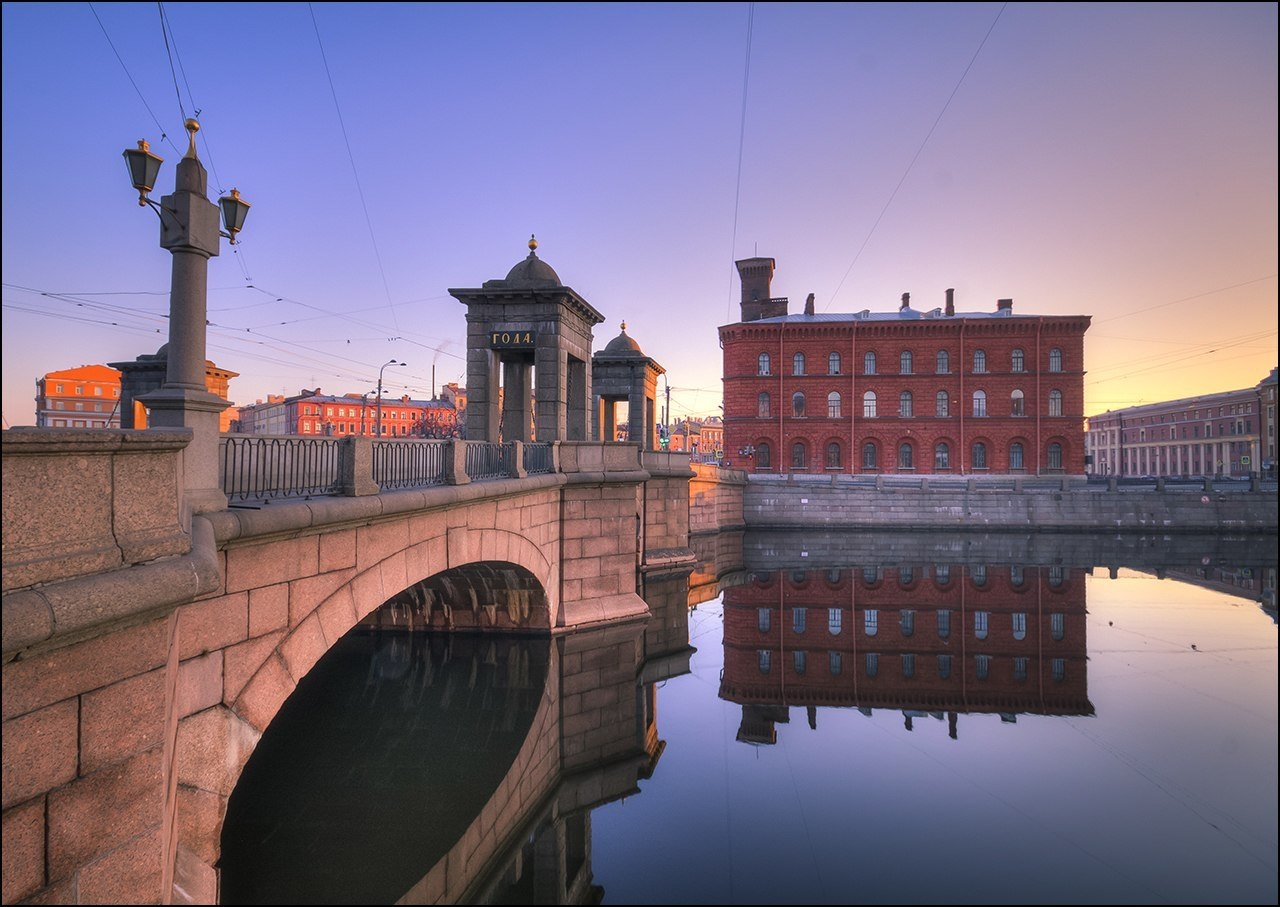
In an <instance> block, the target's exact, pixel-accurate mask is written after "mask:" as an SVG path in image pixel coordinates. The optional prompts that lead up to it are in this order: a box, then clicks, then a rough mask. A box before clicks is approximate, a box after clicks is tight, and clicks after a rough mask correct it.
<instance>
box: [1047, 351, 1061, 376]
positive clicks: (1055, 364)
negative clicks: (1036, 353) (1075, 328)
mask: <svg viewBox="0 0 1280 907" xmlns="http://www.w3.org/2000/svg"><path fill="white" fill-rule="evenodd" d="M1049 371H1051V372H1060V371H1062V350H1060V349H1058V348H1057V347H1056V346H1055V347H1054V348H1053V349H1051V350H1049Z"/></svg>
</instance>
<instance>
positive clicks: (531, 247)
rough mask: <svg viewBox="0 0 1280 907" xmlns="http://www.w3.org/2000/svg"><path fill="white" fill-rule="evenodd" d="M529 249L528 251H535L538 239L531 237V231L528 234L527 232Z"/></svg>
mask: <svg viewBox="0 0 1280 907" xmlns="http://www.w3.org/2000/svg"><path fill="white" fill-rule="evenodd" d="M529 251H530V252H537V251H538V241H537V240H536V239H534V238H533V234H532V233H530V234H529Z"/></svg>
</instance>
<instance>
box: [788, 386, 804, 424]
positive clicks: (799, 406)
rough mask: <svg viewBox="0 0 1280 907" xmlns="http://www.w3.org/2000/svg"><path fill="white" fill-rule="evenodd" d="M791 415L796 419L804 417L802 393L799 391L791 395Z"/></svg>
mask: <svg viewBox="0 0 1280 907" xmlns="http://www.w3.org/2000/svg"><path fill="white" fill-rule="evenodd" d="M791 415H793V416H795V417H796V418H797V419H803V418H804V394H802V393H800V392H799V391H797V392H796V393H794V394H792V395H791Z"/></svg>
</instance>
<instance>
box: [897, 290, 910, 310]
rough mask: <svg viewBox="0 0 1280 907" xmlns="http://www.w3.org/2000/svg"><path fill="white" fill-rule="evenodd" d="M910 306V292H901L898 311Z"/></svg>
mask: <svg viewBox="0 0 1280 907" xmlns="http://www.w3.org/2000/svg"><path fill="white" fill-rule="evenodd" d="M910 306H911V294H910V293H903V294H902V305H901V306H900V307H899V311H901V310H902V309H906V308H910Z"/></svg>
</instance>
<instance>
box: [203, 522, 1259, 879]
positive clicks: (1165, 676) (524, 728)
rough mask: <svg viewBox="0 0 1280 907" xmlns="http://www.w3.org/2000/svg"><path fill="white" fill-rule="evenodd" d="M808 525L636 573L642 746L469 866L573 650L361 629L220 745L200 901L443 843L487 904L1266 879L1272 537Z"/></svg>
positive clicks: (418, 858)
mask: <svg viewBox="0 0 1280 907" xmlns="http://www.w3.org/2000/svg"><path fill="white" fill-rule="evenodd" d="M825 541H826V542H827V543H826V544H825V545H823V544H816V545H808V544H807V543H805V542H803V541H802V542H800V543H797V542H796V537H794V536H792V537H790V538H788V539H784V540H783V541H781V542H778V541H777V540H776V539H774V540H765V541H763V542H761V541H756V542H753V541H752V540H751V537H750V536H748V537H747V540H746V541H745V543H743V544H742V545H741V547H737V546H730V551H731V554H730V555H729V560H730V561H732V562H733V563H731V564H729V565H728V569H726V567H725V565H724V564H720V565H717V564H715V563H704V564H702V565H700V567H699V569H698V570H697V571H695V575H694V587H693V588H692V589H691V588H690V582H689V580H688V579H687V578H676V579H675V580H670V579H668V580H661V581H658V582H651V583H648V584H647V586H646V588H648V589H649V590H650V594H651V595H652V596H654V597H652V598H651V599H650V604H651V606H652V607H653V609H654V612H655V617H654V619H653V624H654V626H652V627H650V628H649V630H648V631H647V632H645V634H644V635H643V641H642V642H640V643H638V644H637V645H636V646H634V647H633V648H634V649H635V651H636V652H637V656H636V659H635V660H636V663H635V665H634V671H633V674H631V675H628V676H633V677H634V683H633V686H634V696H633V697H632V698H631V699H628V698H627V695H628V694H626V693H625V692H624V694H623V695H622V696H621V697H615V700H616V702H618V703H621V704H622V705H617V706H610V707H609V708H616V709H623V705H625V706H626V708H625V709H623V711H626V714H627V715H630V714H631V713H632V712H634V713H635V721H634V724H635V741H634V752H635V754H636V756H637V758H636V759H634V760H633V761H632V762H630V763H629V762H627V761H626V760H619V759H612V761H611V762H610V765H611V766H612V768H611V769H608V770H602V771H601V773H600V775H599V777H600V778H606V779H607V778H615V779H616V775H617V766H619V765H622V766H624V767H625V766H628V765H634V766H637V768H633V769H630V775H629V776H628V778H627V780H626V783H624V784H623V785H622V786H621V788H619V787H618V786H617V784H616V781H615V783H613V785H612V786H611V785H610V782H609V781H608V780H606V781H599V780H597V779H596V778H595V776H593V775H592V774H591V772H590V771H582V770H579V771H577V772H575V775H574V777H575V778H577V779H579V780H578V781H576V782H574V783H575V784H576V785H577V786H576V787H574V790H575V791H580V790H582V789H584V788H589V789H591V790H593V791H597V792H598V797H597V800H598V802H595V803H593V804H592V805H591V807H590V808H589V809H584V810H580V811H579V812H578V813H577V814H572V813H571V812H570V811H569V810H567V809H566V808H564V806H563V804H564V803H565V802H567V798H566V797H565V796H564V795H563V793H560V794H557V793H555V792H554V791H553V792H552V793H551V794H549V795H548V796H546V797H543V798H541V800H539V801H538V802H536V803H531V804H530V806H529V807H528V809H527V812H528V817H527V819H524V818H521V819H519V820H518V821H516V822H514V823H513V824H512V825H511V829H512V830H511V831H509V832H507V833H506V836H507V837H509V838H510V839H511V840H510V842H509V843H508V844H507V845H505V846H504V847H499V848H498V853H497V854H496V855H495V858H494V860H493V861H492V865H487V866H467V867H463V866H461V865H459V864H458V861H457V857H456V850H455V851H454V853H455V856H454V857H448V856H446V855H447V854H449V853H450V851H451V849H454V848H455V846H456V845H457V844H458V842H459V841H460V840H462V839H463V837H464V836H465V835H467V834H468V833H469V832H468V830H469V829H470V830H471V831H470V833H471V834H475V833H476V832H475V829H476V828H478V827H486V828H487V827H492V826H493V824H494V823H495V822H497V824H498V825H499V826H501V822H502V819H501V813H502V812H503V810H502V808H501V804H499V806H498V807H497V808H495V807H494V802H495V801H496V800H501V798H502V796H503V793H502V792H504V791H507V790H508V789H513V788H515V787H516V786H518V781H517V782H513V781H512V780H511V778H510V775H511V766H512V764H513V760H515V759H517V758H519V757H518V756H517V754H518V753H520V752H527V751H528V749H529V740H530V737H531V735H534V736H536V735H537V734H539V733H542V734H546V733H548V732H547V730H546V728H545V727H544V726H543V725H540V724H538V723H537V722H539V721H544V719H543V718H542V717H540V716H545V715H546V714H547V711H548V702H549V697H553V694H552V693H551V692H549V691H553V690H560V689H561V687H562V686H563V687H565V688H566V689H567V688H572V689H579V688H580V687H581V682H582V677H583V676H585V675H583V674H582V673H578V674H574V675H573V676H572V677H571V678H569V679H565V675H566V674H567V673H568V672H570V671H571V668H570V667H569V666H570V665H571V664H573V663H575V662H573V660H572V659H571V658H569V657H566V656H565V655H564V654H563V651H562V650H558V649H557V648H556V646H557V644H556V643H551V642H548V640H546V639H545V638H543V639H538V638H502V639H493V638H477V637H453V638H446V637H428V636H414V637H409V636H401V635H397V634H394V633H386V632H380V631H369V632H365V633H359V632H353V633H352V634H351V635H349V636H348V637H347V638H346V639H345V640H343V642H342V643H341V644H340V645H339V647H337V648H336V649H335V650H334V651H333V652H331V653H330V654H329V655H327V656H326V657H325V658H324V659H322V660H321V662H320V663H319V664H318V665H317V667H316V669H315V670H314V671H313V672H312V674H311V675H309V676H308V677H307V678H306V679H304V681H303V683H301V684H299V687H298V691H297V693H296V694H295V695H294V697H292V698H291V699H290V700H289V702H287V703H286V705H285V707H284V708H283V709H282V710H281V712H280V714H279V716H278V717H277V719H276V721H275V722H274V723H273V725H272V726H271V727H270V728H269V729H268V731H267V733H266V734H264V736H263V738H262V740H261V741H260V743H259V745H258V747H257V749H256V751H255V753H254V755H253V757H252V758H251V759H250V761H249V764H248V765H247V766H246V769H245V772H244V775H243V776H242V778H241V781H240V783H239V784H238V786H237V788H236V791H235V792H234V793H233V796H232V799H231V803H230V806H229V809H228V816H227V822H226V828H225V831H224V836H223V858H222V863H221V867H222V885H223V889H222V895H223V897H222V899H223V902H224V903H391V902H394V901H396V900H398V899H400V898H402V897H404V896H405V894H406V892H414V894H412V895H411V896H410V899H411V900H415V901H416V900H419V899H420V898H421V897H422V896H423V894H424V892H430V891H432V890H435V891H439V890H441V889H440V888H439V887H438V885H437V887H435V888H432V884H436V883H432V884H427V885H424V884H420V881H419V880H422V879H424V878H427V879H437V878H440V877H442V873H444V870H445V869H446V868H447V869H448V871H449V873H451V874H452V875H451V876H450V882H449V884H450V885H457V884H459V882H458V876H459V875H460V874H462V873H464V872H465V873H468V874H470V875H471V876H472V878H470V879H468V880H467V881H466V883H465V884H464V885H463V886H462V887H461V888H458V889H451V890H465V891H466V892H467V896H468V899H471V900H475V901H480V902H487V903H554V902H555V901H556V900H564V901H572V902H594V901H603V903H606V904H610V903H612V904H802V903H873V904H884V903H919V904H940V903H974V904H996V903H1009V904H1024V903H1094V904H1123V903H1138V904H1151V903H1206V902H1210V903H1233V904H1236V903H1238V904H1254V903H1259V904H1275V903H1276V901H1277V881H1276V880H1277V870H1276V854H1277V771H1276V767H1277V676H1276V674H1277V627H1276V612H1275V609H1274V608H1275V583H1276V560H1275V554H1274V544H1275V540H1274V539H1270V540H1269V541H1266V542H1264V543H1263V544H1261V545H1259V544H1257V543H1256V540H1255V542H1253V543H1246V542H1241V543H1240V545H1239V547H1238V548H1233V547H1232V544H1231V543H1229V542H1224V541H1223V540H1221V539H1215V540H1205V541H1204V547H1203V550H1205V551H1210V550H1211V554H1206V555H1205V556H1202V557H1195V556H1193V553H1194V552H1195V551H1196V550H1197V546H1196V543H1195V541H1194V540H1191V541H1190V542H1188V541H1187V540H1185V539H1183V540H1180V541H1179V542H1178V543H1177V544H1176V545H1175V544H1173V543H1169V545H1168V546H1162V545H1161V543H1160V542H1159V540H1156V541H1155V542H1151V543H1145V544H1143V545H1138V546H1132V545H1127V544H1120V543H1119V542H1118V541H1114V540H1105V539H1099V540H1094V541H1095V542H1096V544H1093V545H1092V546H1089V545H1085V546H1081V545H1080V544H1079V540H1078V539H1075V540H1071V539H1064V540H1062V541H1061V542H1058V543H1056V544H1057V545H1058V548H1057V549H1053V547H1052V546H1053V545H1054V544H1055V542H1054V540H1052V539H1050V540H1048V541H1045V542H1044V543H1043V544H1040V545H1039V546H1037V547H1035V549H1034V550H1031V549H1026V548H1024V549H1022V550H1021V553H1019V552H1018V551H1014V552H1012V553H1011V552H1010V551H1009V550H1007V549H1008V545H1007V544H1006V543H1004V542H997V543H995V544H994V545H993V544H989V543H982V544H968V543H967V542H965V543H962V544H957V543H956V540H955V538H954V537H952V538H950V539H949V540H948V541H946V543H945V544H939V543H936V542H935V543H927V544H919V545H914V543H911V542H905V541H903V540H895V541H893V544H889V545H887V546H886V544H885V540H884V539H878V540H869V541H868V542H867V543H866V544H847V543H846V541H845V540H843V539H839V538H837V539H836V540H835V542H834V543H831V540H830V539H829V538H828V539H827V540H825ZM961 541H962V542H964V540H963V537H962V539H961ZM913 545H914V547H913ZM1045 545H1049V546H1050V547H1049V548H1046V547H1045ZM886 547H887V549H889V550H895V549H896V550H897V552H898V553H897V554H896V555H893V556H889V555H886V554H884V553H876V552H877V551H881V552H882V551H883V549H885V548H886ZM1164 547H1167V548H1169V549H1172V548H1177V549H1179V552H1180V553H1179V554H1178V556H1177V557H1176V558H1171V557H1166V556H1163V555H1161V553H1160V552H1161V550H1162V548H1164ZM1067 549H1070V550H1069V551H1067ZM1054 550H1059V551H1064V552H1066V554H1065V556H1059V555H1056V554H1054ZM1233 550H1234V551H1238V553H1239V557H1238V558H1237V559H1234V560H1233V559H1232V558H1231V552H1232V551H1233ZM841 551H849V552H851V555H852V556H850V557H848V558H842V557H841V555H840V552H841ZM1267 551H1269V552H1270V553H1269V555H1268V554H1266V553H1265V552H1267ZM1259 552H1264V553H1263V554H1261V555H1260V554H1259ZM721 555H722V556H723V551H722V552H721ZM1019 556H1020V557H1022V558H1023V560H1018V557H1019ZM708 577H710V578H711V580H710V581H707V578H708ZM673 583H674V586H673V585H672V584H673ZM673 588H674V589H675V590H676V591H677V592H678V593H679V594H678V595H676V596H674V599H675V605H674V606H673V604H672V600H673V596H672V589H673ZM655 590H662V591H661V596H660V598H661V600H660V601H659V596H658V595H657V593H656V592H655ZM690 602H693V604H690ZM637 638H639V637H637ZM623 648H624V649H625V648H626V647H625V646H624V647H623ZM655 666H656V667H655ZM556 695H559V694H556ZM584 695H587V696H590V693H589V692H587V693H584ZM615 700H610V701H615ZM568 701H569V697H568V696H564V697H563V698H562V699H560V700H559V701H558V702H556V704H555V706H554V708H552V709H551V711H553V712H554V711H557V710H558V711H559V712H561V713H565V712H566V711H567V707H566V705H565V704H566V703H567V702H568ZM628 710H629V711H628ZM628 720H630V719H628ZM606 722H607V714H606ZM562 723H564V724H572V723H573V722H572V721H569V722H562ZM561 733H563V734H564V737H563V739H561V740H560V741H551V746H552V749H553V750H554V749H555V748H556V746H558V747H559V748H560V751H561V753H562V754H567V753H572V752H576V751H577V750H578V749H579V748H578V747H577V746H576V744H574V743H573V742H572V741H573V740H576V739H578V738H575V737H573V733H574V730H573V728H567V729H566V728H562V729H561ZM566 741H569V742H566ZM522 747H524V749H523V750H522ZM521 773H523V769H522V770H521ZM584 777H585V778H587V781H586V782H585V783H584V782H582V781H581V779H582V778H584ZM504 779H505V780H504ZM557 803H558V804H561V805H560V806H559V807H557V806H556V805H555V804H557ZM486 810H487V812H486ZM495 814H498V815H499V818H498V819H496V820H495V819H494V818H493V816H494V815H495ZM478 817H479V821H478ZM450 860H453V863H450ZM548 866H551V867H552V868H551V869H548V868H547V867H548ZM556 867H558V869H557V868H556ZM557 875H558V876H559V877H560V882H561V884H559V885H556V884H553V882H554V880H555V879H556V877H557ZM566 876H573V877H574V878H576V879H577V880H578V881H577V884H576V885H575V886H573V887H567V886H566V884H565V877H566ZM415 886H417V887H416V888H415Z"/></svg>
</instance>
